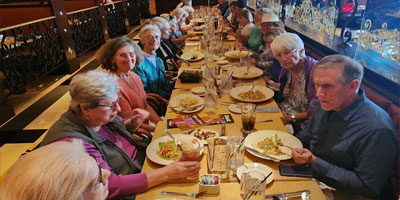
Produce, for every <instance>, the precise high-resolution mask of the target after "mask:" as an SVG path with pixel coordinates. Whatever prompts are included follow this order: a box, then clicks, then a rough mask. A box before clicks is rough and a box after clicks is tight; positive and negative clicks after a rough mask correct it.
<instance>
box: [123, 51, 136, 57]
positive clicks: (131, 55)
mask: <svg viewBox="0 0 400 200" xmlns="http://www.w3.org/2000/svg"><path fill="white" fill-rule="evenodd" d="M128 56H129V57H131V58H135V57H136V54H135V53H134V52H128V53H121V54H119V57H121V58H127V57H128Z"/></svg>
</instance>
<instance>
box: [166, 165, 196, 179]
mask: <svg viewBox="0 0 400 200" xmlns="http://www.w3.org/2000/svg"><path fill="white" fill-rule="evenodd" d="M166 168H168V170H167V174H165V175H166V176H168V178H169V179H177V178H185V177H188V176H194V175H197V174H198V173H199V170H200V162H196V161H175V162H173V163H171V164H169V165H167V166H166Z"/></svg>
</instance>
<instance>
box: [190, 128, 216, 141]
mask: <svg viewBox="0 0 400 200" xmlns="http://www.w3.org/2000/svg"><path fill="white" fill-rule="evenodd" d="M199 130H200V131H203V132H212V133H214V134H215V136H213V137H219V133H218V132H217V131H214V130H211V129H195V131H193V132H191V133H190V135H191V136H193V137H196V136H195V134H196V133H197V132H198V131H199ZM196 138H197V137H196ZM209 138H211V137H209ZM197 139H199V140H200V141H201V142H202V143H203V145H206V144H207V138H205V139H204V140H202V139H201V138H197Z"/></svg>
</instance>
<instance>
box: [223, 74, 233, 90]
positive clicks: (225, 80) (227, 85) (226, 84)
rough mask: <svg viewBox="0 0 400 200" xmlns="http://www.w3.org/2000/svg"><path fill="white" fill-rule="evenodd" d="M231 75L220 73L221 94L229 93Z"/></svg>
mask: <svg viewBox="0 0 400 200" xmlns="http://www.w3.org/2000/svg"><path fill="white" fill-rule="evenodd" d="M232 85H233V84H232V76H229V75H228V74H223V73H221V90H222V94H229V92H230V91H231V90H232Z"/></svg>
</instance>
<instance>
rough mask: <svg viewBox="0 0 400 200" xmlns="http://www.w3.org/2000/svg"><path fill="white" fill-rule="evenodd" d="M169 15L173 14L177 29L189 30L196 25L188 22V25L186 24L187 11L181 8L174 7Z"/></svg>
mask: <svg viewBox="0 0 400 200" xmlns="http://www.w3.org/2000/svg"><path fill="white" fill-rule="evenodd" d="M171 15H172V16H175V18H176V23H177V25H178V27H179V29H180V30H181V31H182V32H184V33H186V32H187V31H189V30H190V29H191V28H192V27H193V26H196V25H197V23H196V24H195V23H193V24H191V23H190V24H189V25H186V18H188V17H189V13H188V12H187V11H186V10H185V9H183V8H176V9H175V10H173V11H172V12H171Z"/></svg>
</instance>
